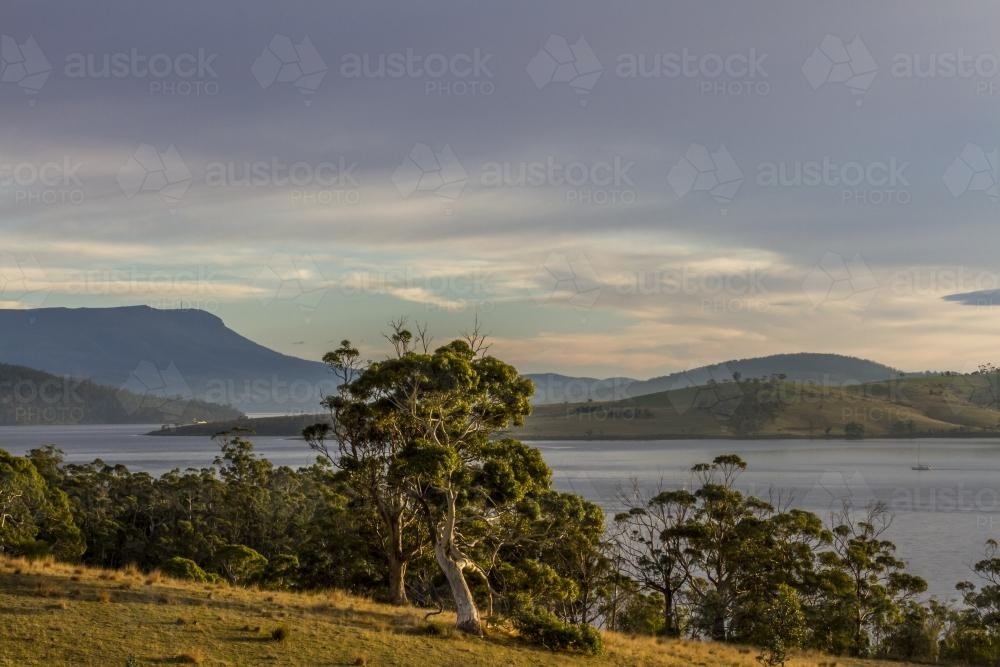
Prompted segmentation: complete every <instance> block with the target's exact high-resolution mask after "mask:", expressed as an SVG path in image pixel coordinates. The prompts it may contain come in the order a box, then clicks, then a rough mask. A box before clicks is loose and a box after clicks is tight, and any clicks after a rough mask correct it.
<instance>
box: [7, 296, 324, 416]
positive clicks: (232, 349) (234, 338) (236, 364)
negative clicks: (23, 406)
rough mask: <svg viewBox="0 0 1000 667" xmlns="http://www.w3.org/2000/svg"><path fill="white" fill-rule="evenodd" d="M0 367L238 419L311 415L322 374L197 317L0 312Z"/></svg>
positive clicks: (203, 315)
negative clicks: (222, 410)
mask: <svg viewBox="0 0 1000 667" xmlns="http://www.w3.org/2000/svg"><path fill="white" fill-rule="evenodd" d="M0 362H3V363H7V364H15V365H19V366H27V367H30V368H35V369H38V370H41V371H45V372H48V373H54V374H57V375H68V376H72V377H81V378H88V379H91V380H93V381H94V382H97V383H99V384H104V385H108V386H110V387H115V388H120V387H123V388H126V389H128V390H130V391H132V392H133V393H136V394H139V395H145V394H147V393H150V392H159V393H161V394H164V395H170V396H180V397H183V398H187V399H201V400H207V401H210V402H213V403H219V404H229V405H232V406H234V407H235V408H238V409H239V410H241V411H244V412H300V411H307V412H316V411H318V410H319V409H320V405H319V404H320V401H321V400H322V398H323V396H325V395H327V394H329V393H330V392H332V391H333V389H334V388H335V383H334V382H333V376H332V374H331V373H330V371H329V370H328V369H327V367H326V366H325V365H323V364H322V363H320V362H318V361H307V360H305V359H299V358H297V357H292V356H288V355H285V354H280V353H278V352H275V351H274V350H271V349H268V348H266V347H264V346H263V345H259V344H257V343H255V342H253V341H251V340H249V339H247V338H245V337H243V336H241V335H239V334H238V333H236V332H235V331H233V330H232V329H230V328H228V327H227V326H226V325H225V324H224V323H223V321H222V320H221V319H219V318H218V317H216V316H215V315H212V314H210V313H207V312H204V311H201V310H157V309H154V308H149V307H147V306H129V307H122V308H40V309H35V310H0Z"/></svg>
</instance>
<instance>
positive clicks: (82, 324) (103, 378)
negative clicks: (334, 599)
mask: <svg viewBox="0 0 1000 667" xmlns="http://www.w3.org/2000/svg"><path fill="white" fill-rule="evenodd" d="M0 363H4V364H11V365H17V366H23V367H28V368H33V369H37V370H40V371H44V372H46V373H52V374H55V375H58V376H70V377H76V378H87V379H89V380H92V381H93V382H94V383H97V384H101V385H106V386H108V387H112V388H115V389H118V388H124V389H126V390H127V391H129V392H131V393H133V394H135V395H138V396H144V395H155V396H174V397H180V398H182V399H184V400H204V401H209V402H212V403H217V404H221V405H231V406H233V407H234V408H236V409H237V410H239V411H242V412H245V413H274V412H280V413H302V412H305V413H317V412H321V408H320V401H321V400H322V399H323V397H324V396H326V395H328V394H330V393H331V392H332V391H334V389H335V388H336V383H335V381H334V377H333V375H332V374H331V373H330V371H329V369H327V367H326V366H325V365H324V364H322V363H320V362H319V361H308V360H305V359H300V358H297V357H292V356H289V355H286V354H281V353H278V352H275V351H274V350H271V349H268V348H266V347H264V346H263V345H259V344H257V343H255V342H253V341H251V340H249V339H247V338H245V337H244V336H241V335H240V334H238V333H236V332H235V331H233V330H232V329H230V328H228V327H227V326H226V325H225V324H224V323H223V321H222V320H221V319H219V318H218V317H216V316H215V315H212V314H210V313H207V312H204V311H200V310H157V309H154V308H149V307H147V306H128V307H120V308H40V309H35V310H0ZM771 375H783V376H785V378H786V379H788V380H797V381H806V380H812V381H817V382H821V383H824V384H838V385H842V384H845V383H865V382H876V381H880V380H886V379H889V378H894V377H897V376H899V375H900V372H899V371H898V370H897V369H894V368H891V367H890V366H886V365H884V364H879V363H876V362H873V361H868V360H865V359H858V358H855V357H848V356H843V355H838V354H816V353H800V354H777V355H772V356H767V357H758V358H754V359H733V360H731V361H727V362H723V363H720V364H716V365H713V366H700V367H697V368H692V369H690V370H687V371H683V372H678V373H672V374H670V375H664V376H660V377H654V378H651V379H648V380H637V379H633V378H627V377H620V378H603V379H598V378H589V377H573V376H567V375H559V374H555V373H535V374H529V375H528V377H530V378H531V379H532V380H534V382H535V385H536V394H535V398H534V402H535V403H536V404H537V405H551V404H557V403H564V402H567V403H578V402H587V401H588V400H589V401H598V402H607V401H617V400H625V399H631V398H636V397H638V396H645V395H648V394H653V393H658V392H663V391H669V390H676V389H682V388H684V387H691V386H696V385H704V384H707V383H709V382H710V381H712V380H714V381H716V382H726V381H729V380H732V379H734V377H742V378H746V379H749V378H756V377H762V376H764V377H767V376H771ZM231 416H234V415H231Z"/></svg>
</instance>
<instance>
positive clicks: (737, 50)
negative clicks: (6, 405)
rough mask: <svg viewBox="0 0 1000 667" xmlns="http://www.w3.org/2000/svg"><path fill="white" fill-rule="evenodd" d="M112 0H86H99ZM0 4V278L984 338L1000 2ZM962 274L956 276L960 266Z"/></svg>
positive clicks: (333, 327) (603, 356) (418, 310)
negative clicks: (0, 60)
mask: <svg viewBox="0 0 1000 667" xmlns="http://www.w3.org/2000/svg"><path fill="white" fill-rule="evenodd" d="M95 5H96V7H95ZM2 18H3V20H2V21H0V32H2V35H3V42H2V56H3V65H4V70H3V76H2V79H3V81H2V83H0V106H2V109H0V111H2V118H3V119H4V120H3V122H2V123H0V209H2V214H0V215H2V217H0V221H2V222H0V225H2V226H3V234H2V236H0V304H2V306H3V307H8V308H25V307H37V306H105V305H126V304H149V305H154V306H157V307H168V308H169V307H195V308H202V309H205V310H209V311H211V312H214V313H216V314H218V315H219V316H220V317H222V318H223V319H224V320H225V321H226V323H227V324H229V325H230V326H231V327H233V328H234V329H236V330H237V331H239V332H240V333H242V334H244V335H246V336H248V337H250V338H252V339H254V340H256V341H258V342H261V343H263V344H265V345H268V346H270V347H273V348H275V349H278V350H280V351H283V352H286V353H290V354H294V355H297V356H301V357H306V358H314V359H315V358H319V357H321V356H322V354H323V353H324V352H325V351H327V350H328V349H330V348H331V347H333V346H335V344H336V342H337V341H339V340H340V339H342V338H345V337H347V338H351V339H353V340H355V341H357V342H359V343H361V344H362V346H363V348H364V349H365V351H367V352H369V353H370V354H372V355H376V354H379V351H378V348H379V343H380V332H381V330H382V329H383V328H384V325H385V323H386V322H387V321H388V320H389V319H391V318H393V317H398V316H400V315H406V316H409V317H410V318H411V319H413V320H419V321H423V322H427V323H428V324H429V325H430V328H431V330H432V331H433V332H434V334H435V336H436V337H437V339H438V340H442V339H445V338H448V337H450V336H452V335H455V334H457V333H459V332H460V331H462V330H463V329H468V328H469V327H470V326H471V325H472V323H473V320H474V318H475V317H476V315H477V314H478V316H479V320H480V322H481V323H482V324H483V328H484V330H485V331H487V332H490V333H491V334H492V335H493V337H494V339H495V347H494V351H495V352H496V353H498V354H500V355H501V356H505V357H506V358H509V359H510V360H511V361H512V362H514V363H515V364H516V365H517V366H518V367H519V368H520V369H522V370H524V371H558V372H565V373H572V374H590V375H598V376H610V375H628V376H638V377H648V376H651V375H657V374H663V373H667V372H671V371H675V370H680V369H684V368H688V367H693V366H697V365H701V364H705V363H710V362H716V361H721V360H724V359H729V358H735V357H750V356H758V355H763V354H770V353H778V352H795V351H817V352H837V353H843V354H851V355H858V356H863V357H868V358H872V359H875V360H878V361H881V362H884V363H888V364H891V365H894V366H897V367H901V368H904V369H907V370H922V369H927V368H935V369H937V368H953V369H970V368H972V367H973V366H975V364H977V363H979V362H982V361H987V360H993V361H996V355H995V354H994V352H995V349H994V347H995V346H994V343H995V340H996V335H995V332H996V331H997V325H998V323H1000V314H998V313H997V308H1000V301H998V302H997V305H996V306H993V305H991V300H990V297H989V295H985V296H984V295H972V296H956V295H968V294H969V293H974V292H980V291H985V292H989V291H991V290H996V289H998V288H1000V279H998V273H1000V266H998V265H997V261H996V256H997V252H996V247H997V240H998V235H1000V214H998V208H997V202H996V197H997V190H996V179H997V164H996V155H997V153H996V147H997V141H998V135H1000V132H998V124H997V118H998V111H1000V75H998V72H997V68H998V58H1000V46H998V43H997V41H996V26H997V25H998V22H997V21H998V19H1000V7H998V6H997V5H996V4H995V3H993V2H989V1H985V0H984V1H983V2H973V1H966V2H962V3H941V2H933V1H921V2H913V1H903V0H900V1H899V2H880V3H877V4H876V3H861V2H857V3H855V2H840V3H829V2H803V1H801V0H795V1H791V0H790V1H788V2H725V3H723V2H697V3H694V2H662V1H656V2H630V3H611V2H590V1H589V0H588V1H580V0H568V1H566V2H545V3H540V2H537V0H535V1H525V2H495V3H469V2H457V1H456V2H451V3H438V2H416V1H412V0H410V1H408V2H400V3H393V4H389V3H381V2H351V3H341V2H326V1H323V2H320V1H316V2H294V1H285V2H280V3H279V2H270V1H265V0H214V1H213V2H210V3H204V2H169V3H136V2H127V1H124V0H123V1H121V2H112V1H107V2H100V3H93V2H92V3H79V2H75V1H70V0H67V1H65V2H45V1H40V0H30V1H29V0H23V1H19V0H7V1H6V2H5V3H4V9H3V12H2ZM945 297H949V298H947V299H946V298H945Z"/></svg>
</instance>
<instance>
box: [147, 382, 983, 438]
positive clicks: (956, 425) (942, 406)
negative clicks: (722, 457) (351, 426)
mask: <svg viewBox="0 0 1000 667" xmlns="http://www.w3.org/2000/svg"><path fill="white" fill-rule="evenodd" d="M734 387H735V385H733V384H731V383H725V384H721V385H716V386H715V387H714V388H713V387H685V388H683V389H675V390H672V391H663V392H658V393H655V394H647V395H644V396H638V397H636V398H629V399H625V400H619V401H592V402H588V403H560V404H557V405H536V406H535V407H534V410H533V412H532V414H531V416H530V417H528V419H527V420H526V423H525V425H524V426H523V427H520V428H518V429H516V430H514V431H512V435H515V436H517V437H520V438H524V439H526V440H558V439H573V440H576V439H587V438H612V439H613V438H638V439H669V438H718V437H761V438H781V437H788V438H791V437H796V438H824V437H831V438H840V437H843V436H844V427H845V426H846V425H847V424H849V423H852V422H854V423H858V424H862V425H863V426H864V427H865V437H868V438H885V437H905V438H909V437H940V436H973V435H979V436H993V435H997V436H1000V412H998V405H997V401H996V399H995V398H994V394H1000V390H998V389H997V383H996V378H987V377H985V376H980V375H939V376H927V377H907V378H898V379H893V380H883V381H878V382H868V383H866V384H840V385H838V384H833V385H821V384H819V383H810V382H800V381H793V380H786V381H784V382H782V383H780V384H779V385H778V386H777V388H776V389H774V390H773V391H771V392H770V393H768V394H766V395H764V396H763V400H764V401H765V402H770V403H772V404H776V405H778V406H779V409H778V410H777V411H776V413H777V414H776V415H775V416H774V417H773V419H769V420H767V421H766V422H765V423H763V424H762V425H761V426H760V427H759V428H757V429H755V430H753V431H751V432H740V431H739V430H738V429H737V428H736V427H735V425H734V420H733V419H732V416H731V415H732V413H733V410H734V409H735V408H737V407H738V406H739V404H740V403H741V402H744V401H746V400H747V398H746V396H745V395H742V393H741V391H739V390H734ZM323 419H327V417H326V416H323V415H296V416H289V417H269V418H264V419H242V420H231V421H227V422H219V423H211V424H204V425H191V426H184V427H181V428H178V429H171V430H168V431H163V433H164V434H170V435H200V436H207V435H212V434H214V433H218V432H219V431H222V430H226V429H229V428H232V427H235V426H240V427H243V428H247V429H250V430H251V431H253V432H255V433H258V434H260V435H277V436H282V435H283V436H296V435H299V434H301V432H302V428H303V427H305V426H307V425H309V424H311V423H315V422H316V421H319V420H323Z"/></svg>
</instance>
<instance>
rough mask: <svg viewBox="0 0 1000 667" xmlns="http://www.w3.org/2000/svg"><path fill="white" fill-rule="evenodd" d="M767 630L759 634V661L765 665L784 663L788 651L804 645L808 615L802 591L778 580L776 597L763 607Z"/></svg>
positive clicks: (771, 666)
mask: <svg viewBox="0 0 1000 667" xmlns="http://www.w3.org/2000/svg"><path fill="white" fill-rule="evenodd" d="M764 618H765V619H766V622H767V630H766V631H763V630H764V628H761V630H762V631H763V632H762V634H761V636H760V637H758V644H759V645H760V647H761V652H760V655H758V656H757V661H758V662H760V663H761V664H762V665H765V666H766V667H775V666H776V665H784V664H785V661H786V660H788V654H789V653H790V652H791V651H793V650H795V649H797V648H799V647H800V646H802V644H803V643H804V642H805V638H806V632H807V628H806V617H805V614H803V613H802V604H801V603H800V601H799V595H798V593H797V592H796V591H795V589H794V588H792V587H791V586H789V585H788V584H778V588H777V590H776V591H775V595H774V598H773V599H772V600H771V601H770V602H768V603H767V605H766V606H765V607H764Z"/></svg>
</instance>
